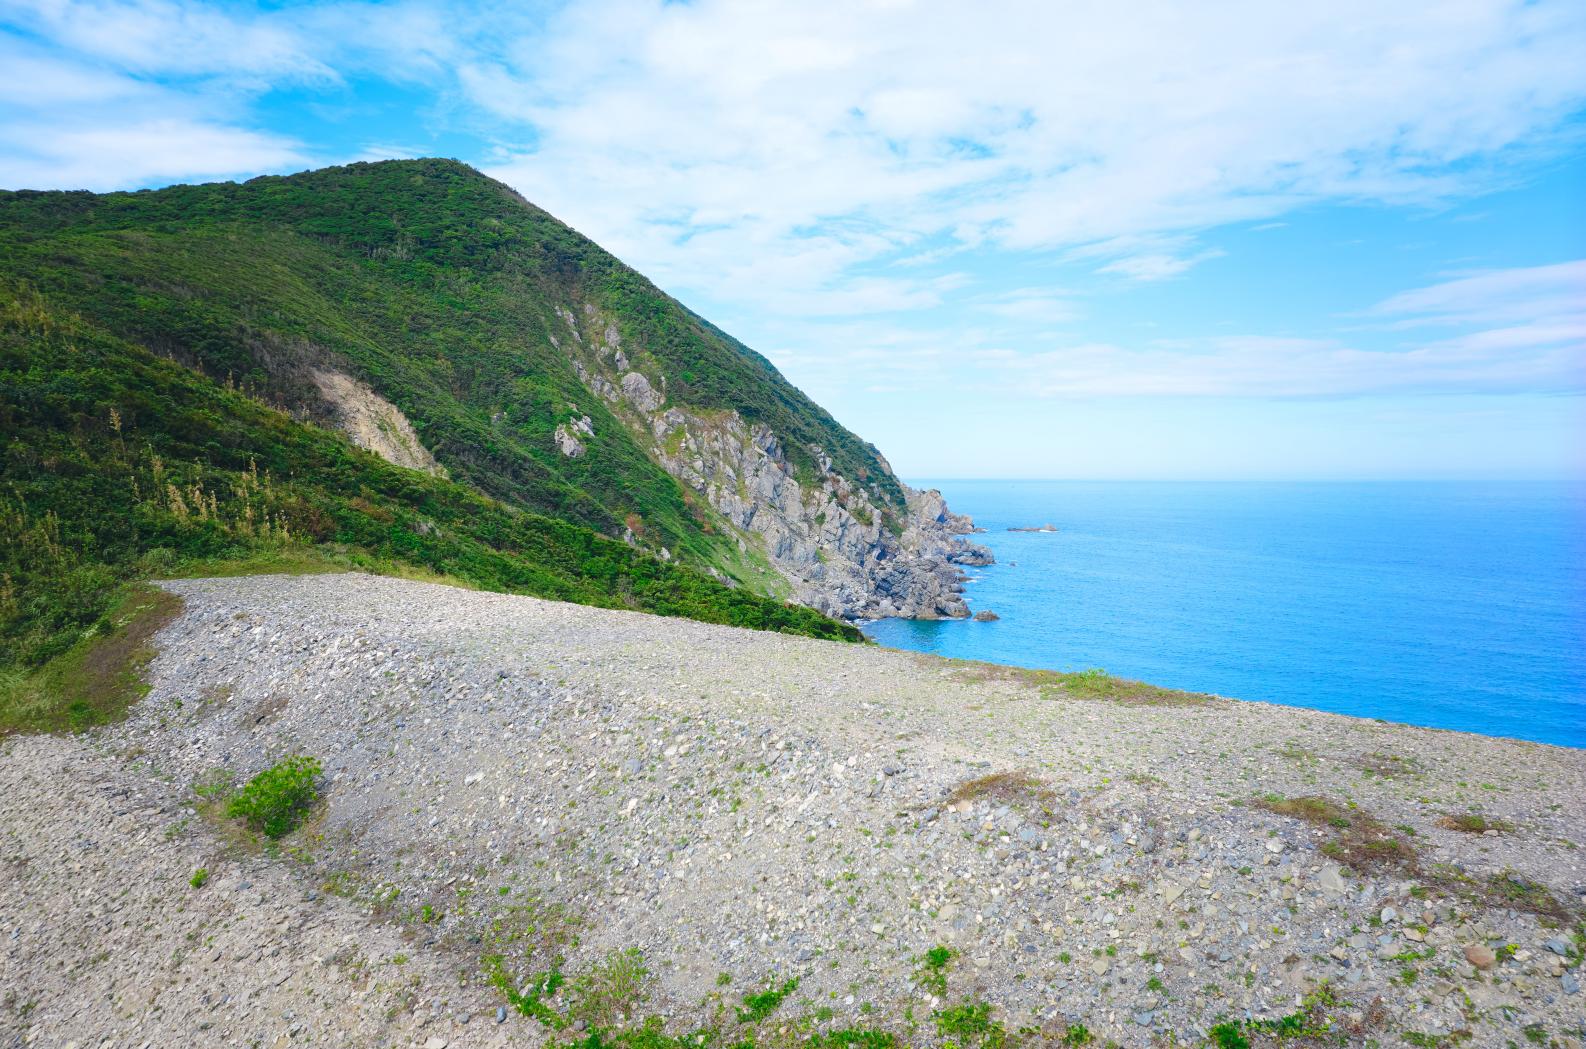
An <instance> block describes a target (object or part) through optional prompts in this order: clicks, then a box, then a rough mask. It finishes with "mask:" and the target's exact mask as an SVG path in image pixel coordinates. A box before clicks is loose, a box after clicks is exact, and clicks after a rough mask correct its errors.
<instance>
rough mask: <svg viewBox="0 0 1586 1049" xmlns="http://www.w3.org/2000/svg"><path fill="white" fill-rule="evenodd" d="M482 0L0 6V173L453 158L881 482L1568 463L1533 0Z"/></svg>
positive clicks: (1562, 136) (1565, 17) (1558, 76)
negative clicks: (598, 257)
mask: <svg viewBox="0 0 1586 1049" xmlns="http://www.w3.org/2000/svg"><path fill="white" fill-rule="evenodd" d="M503 6H504V5H503ZM503 6H492V7H480V6H469V5H457V4H447V3H438V2H437V3H428V2H410V3H409V2H404V3H393V4H358V3H271V4H260V5H252V4H197V3H184V2H181V0H131V2H118V0H96V2H86V3H79V2H75V0H51V2H21V3H18V2H12V0H0V68H3V69H4V70H5V72H6V75H5V76H3V77H0V185H3V186H5V187H8V188H17V187H33V188H87V189H94V190H108V189H123V188H139V187H145V186H158V185H164V184H168V183H171V182H178V181H204V180H212V179H221V178H246V177H249V176H252V175H257V174H264V173H277V172H286V171H293V170H299V169H302V168H305V167H316V166H321V165H324V164H332V163H341V162H347V161H352V160H366V159H377V158H386V157H402V156H421V155H443V156H455V157H458V158H460V159H463V160H466V161H468V162H470V163H472V164H475V165H476V166H478V167H480V168H481V169H483V170H485V171H486V172H488V173H490V174H492V175H494V176H495V177H498V178H500V179H502V180H504V181H506V182H508V183H510V184H512V185H513V186H515V187H516V188H518V189H519V190H520V191H522V192H523V193H524V194H525V195H526V196H528V197H529V198H530V199H532V200H534V201H535V202H536V203H538V204H540V205H542V206H544V207H546V208H547V209H549V210H550V211H551V212H552V213H554V214H556V215H558V216H559V217H561V218H562V219H564V220H566V221H567V222H569V223H571V224H572V225H573V226H575V227H577V228H578V229H580V230H582V231H583V232H585V233H587V234H589V235H590V236H592V237H594V238H595V239H596V240H598V241H599V242H601V243H602V244H604V245H605V246H606V247H608V248H610V249H611V250H613V251H615V252H616V253H617V254H619V255H620V256H622V257H623V258H624V259H626V260H627V261H628V262H630V263H632V264H633V265H634V266H636V267H637V268H639V269H640V270H642V271H643V272H645V273H646V274H648V275H649V276H651V277H652V278H653V279H655V280H656V281H657V283H659V284H660V285H661V286H662V287H664V288H666V289H667V290H668V291H670V292H672V293H673V294H675V295H676V296H678V297H679V298H680V299H682V300H683V301H684V302H685V303H687V304H688V305H690V306H691V307H693V308H694V309H696V310H698V311H699V312H700V313H702V314H704V315H705V316H707V317H709V318H710V319H712V320H713V321H715V322H717V323H718V324H720V325H721V326H723V327H724V328H726V329H727V330H729V331H731V332H733V333H734V334H735V335H737V336H739V337H740V338H741V339H743V340H744V341H745V342H746V343H748V344H749V345H751V346H753V347H755V348H756V349H758V350H760V351H762V352H763V353H765V354H766V355H767V356H768V357H770V358H771V359H772V360H773V361H775V362H776V363H777V364H778V366H779V367H781V368H782V369H783V371H784V372H785V373H786V374H787V375H788V376H789V377H790V378H791V379H792V380H793V381H794V382H796V383H798V384H799V385H800V386H802V387H803V388H804V389H805V390H807V391H808V392H809V393H810V394H811V395H812V396H814V397H815V398H816V399H817V400H818V401H820V402H821V403H822V404H823V405H825V406H826V407H828V408H829V409H830V410H831V411H832V412H833V413H834V414H835V415H836V416H837V417H838V418H839V419H841V420H842V421H843V422H844V423H846V424H848V425H849V426H850V427H851V428H853V429H855V430H856V431H858V432H859V433H861V434H862V435H863V436H865V437H867V438H869V439H871V440H873V441H874V442H875V443H876V444H877V445H879V446H880V447H881V448H882V450H883V451H884V452H885V453H886V454H887V456H888V457H889V458H890V459H891V461H892V462H893V465H894V466H895V467H896V468H897V469H898V470H899V472H901V473H903V474H904V475H905V476H914V477H920V476H936V477H947V476H959V477H970V476H1019V477H1145V478H1158V477H1163V478H1171V477H1189V478H1224V477H1226V478H1245V477H1263V478H1264V477H1295V478H1333V477H1337V478H1362V477H1364V478H1376V477H1384V478H1397V477H1586V189H1583V187H1586V62H1583V61H1581V55H1583V54H1586V6H1583V5H1581V4H1580V3H1578V2H1575V0H1564V2H1546V0H1543V2H1531V3H1513V2H1499V0H1435V2H1433V0H1427V2H1418V0H1404V2H1401V3H1396V4H1388V5H1385V4H1382V3H1380V0H1371V2H1364V0H1358V2H1357V0H1339V2H1335V3H1331V4H1327V5H1279V4H1272V3H1270V2H1266V0H1262V2H1249V3H1215V4H1188V3H1177V4H1170V3H1151V2H1140V3H1133V4H1118V3H1061V4H1059V3H1051V2H1049V0H1039V2H1030V3H1023V2H1021V3H992V4H973V5H966V4H962V3H957V2H940V3H937V2H925V0H920V2H910V0H876V2H871V3H864V2H858V0H843V2H833V3H826V2H821V0H807V2H800V3H785V4H777V3H760V2H750V0H737V2H725V0H722V2H714V0H712V2H700V3H686V4H685V3H671V4H666V3H657V2H653V0H585V2H582V3H578V4H575V5H559V4H546V5H532V4H524V5H514V6H513V7H512V8H511V10H510V11H509V10H504V9H503ZM1300 7H1311V8H1314V10H1298V9H1297V8H1300Z"/></svg>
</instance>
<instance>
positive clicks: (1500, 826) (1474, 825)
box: [1437, 812, 1514, 834]
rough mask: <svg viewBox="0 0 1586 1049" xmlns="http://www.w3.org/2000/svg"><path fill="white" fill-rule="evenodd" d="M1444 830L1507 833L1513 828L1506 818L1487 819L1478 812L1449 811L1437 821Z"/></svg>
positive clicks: (1467, 832) (1470, 832) (1471, 832)
mask: <svg viewBox="0 0 1586 1049" xmlns="http://www.w3.org/2000/svg"><path fill="white" fill-rule="evenodd" d="M1437 825H1438V826H1439V827H1442V828H1443V829H1444V830H1457V831H1459V832H1460V833H1461V834H1485V833H1487V832H1488V831H1490V830H1495V831H1498V832H1499V833H1500V834H1507V833H1509V832H1510V831H1512V830H1514V824H1512V823H1510V822H1509V821H1508V820H1500V819H1488V818H1487V817H1486V816H1483V815H1482V814H1481V813H1479V812H1458V813H1455V812H1450V813H1448V814H1446V815H1444V816H1443V818H1442V819H1440V820H1438V821H1437Z"/></svg>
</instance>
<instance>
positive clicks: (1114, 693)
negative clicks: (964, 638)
mask: <svg viewBox="0 0 1586 1049" xmlns="http://www.w3.org/2000/svg"><path fill="white" fill-rule="evenodd" d="M954 662H956V663H959V664H960V666H961V669H960V670H959V671H958V673H957V676H958V677H959V678H960V679H961V680H964V681H970V682H980V681H1011V682H1013V683H1015V684H1022V685H1028V686H1030V687H1031V688H1034V689H1037V690H1039V691H1040V693H1041V698H1043V699H1095V700H1103V701H1106V702H1109V703H1121V704H1123V705H1125V706H1134V707H1202V706H1207V705H1209V704H1211V703H1213V702H1215V701H1216V699H1217V697H1216V696H1208V695H1205V694H1203V693H1199V692H1183V691H1180V690H1179V689H1173V688H1160V687H1158V686H1156V685H1148V684H1146V683H1145V682H1143V681H1131V680H1129V679H1128V678H1121V677H1114V676H1113V675H1111V674H1109V673H1107V672H1106V671H1105V670H1102V669H1101V668H1099V667H1092V668H1091V669H1089V670H1077V671H1066V670H1037V669H1031V668H1029V667H1012V666H1004V665H1003V664H1001V663H982V662H978V661H975V660H954Z"/></svg>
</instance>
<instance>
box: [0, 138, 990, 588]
mask: <svg viewBox="0 0 1586 1049" xmlns="http://www.w3.org/2000/svg"><path fill="white" fill-rule="evenodd" d="M7 281H10V282H12V283H14V284H15V283H19V282H20V283H25V284H27V285H28V286H30V287H31V286H35V285H36V286H37V287H39V288H40V289H43V290H45V291H46V292H47V298H48V302H49V304H50V306H51V308H52V309H54V310H56V311H57V312H61V313H63V314H64V313H72V314H75V315H76V316H77V317H78V318H79V319H80V320H81V321H82V322H83V323H86V324H88V325H91V326H92V327H93V328H94V329H95V330H97V331H100V332H102V333H103V334H104V335H105V337H106V338H109V339H114V340H119V342H120V343H121V344H124V346H125V350H126V352H127V353H130V354H132V355H134V356H136V355H138V354H144V355H148V356H150V357H154V358H161V359H163V360H165V361H168V362H173V363H175V364H179V365H181V366H183V367H184V368H187V369H189V370H191V371H192V372H194V373H196V374H197V375H198V376H200V377H202V378H203V379H205V380H207V381H208V382H209V383H210V384H211V385H212V387H213V390H211V391H210V392H212V393H214V394H215V396H221V393H219V392H216V391H221V390H222V389H223V390H224V392H225V394H226V395H230V394H236V393H240V394H242V395H244V396H247V397H249V398H251V399H253V400H255V401H262V402H263V403H265V404H266V405H269V406H271V407H273V408H277V409H282V410H284V411H286V412H287V413H288V414H289V415H290V416H292V417H293V418H294V419H296V420H298V421H300V422H307V423H312V424H314V425H315V426H317V427H323V428H326V429H334V430H337V431H340V432H341V433H343V434H345V435H346V437H347V438H348V440H349V441H350V442H351V443H352V444H355V445H357V446H359V447H361V448H364V449H366V450H368V451H370V452H373V453H375V454H377V455H379V456H381V457H382V458H384V459H386V460H388V461H389V462H392V463H395V464H397V465H398V466H402V467H406V468H408V469H412V470H418V471H421V472H424V473H427V474H429V475H431V476H433V477H438V478H443V479H446V480H450V481H452V482H454V483H456V484H458V485H461V486H464V487H466V488H468V489H471V490H473V491H476V492H478V493H480V494H482V495H485V496H488V497H489V498H491V499H493V500H496V501H498V502H499V503H501V504H504V505H505V506H507V507H510V508H511V509H512V510H514V511H519V510H522V511H529V512H532V513H537V514H541V515H544V516H546V517H550V518H555V519H559V520H561V521H564V522H568V523H571V524H575V525H579V526H583V527H586V528H589V529H593V530H594V531H596V532H599V533H600V534H602V535H604V536H607V537H609V538H613V539H625V540H627V541H628V542H629V543H630V544H632V545H633V546H635V547H638V548H641V549H643V550H644V551H646V552H647V553H649V554H651V555H653V556H655V557H657V558H659V559H661V560H663V561H668V562H675V563H677V564H680V565H682V566H684V567H686V568H688V569H691V570H694V571H699V572H705V573H709V574H710V575H711V576H713V577H714V578H715V579H716V580H718V581H721V582H725V583H727V584H729V585H731V586H733V587H737V588H739V589H741V590H746V591H749V592H752V593H755V594H763V595H766V596H771V597H776V598H779V599H791V600H795V601H798V602H802V603H804V604H807V605H810V606H812V607H815V608H818V609H821V610H824V611H827V612H830V613H833V614H836V615H840V616H844V617H849V618H862V617H878V616H891V615H901V616H920V617H941V616H962V615H964V614H966V612H967V609H966V608H965V607H964V602H963V600H962V598H961V596H960V594H959V590H958V588H959V586H960V584H961V581H962V573H961V572H960V571H959V567H958V566H959V565H961V564H966V563H982V562H985V561H987V560H989V554H987V553H986V551H984V550H982V549H979V548H977V547H974V546H971V545H969V544H967V543H964V542H962V541H961V539H960V536H961V535H962V534H963V533H964V532H966V531H968V530H969V523H968V522H967V521H965V520H964V519H962V518H959V517H957V516H955V515H953V514H951V513H950V512H948V511H947V509H946V507H945V506H944V505H943V504H942V500H941V497H940V496H939V495H935V494H933V493H929V492H926V493H920V492H912V491H908V490H907V489H906V488H905V487H904V486H903V485H902V484H901V483H900V482H899V481H898V479H897V477H896V476H895V475H894V474H893V472H892V469H891V467H890V466H889V465H888V464H887V462H886V460H885V459H884V458H883V457H882V456H881V453H880V452H879V451H878V450H877V449H876V448H875V447H874V446H872V445H871V444H869V443H868V442H867V441H864V440H863V439H861V438H860V437H859V436H858V435H856V434H854V433H852V432H851V431H849V430H848V429H847V428H845V427H843V426H842V425H841V424H840V423H838V422H837V421H836V420H835V419H833V418H832V417H831V415H830V414H829V413H827V412H826V411H824V410H823V409H822V408H821V407H820V406H819V405H818V404H815V403H814V402H813V401H811V400H810V399H809V398H808V397H807V396H805V395H804V393H803V392H802V391H800V390H799V389H797V388H796V387H795V386H793V384H791V383H790V382H788V381H787V379H786V378H785V377H784V376H783V375H781V373H779V372H778V371H777V369H776V368H775V367H774V366H773V365H772V364H771V363H770V361H768V360H767V359H766V358H765V357H763V356H761V355H760V354H758V353H756V352H754V351H753V350H752V349H750V348H749V347H747V346H745V345H744V344H742V343H740V342H738V341H737V340H736V339H733V338H732V337H731V336H730V335H728V334H727V333H725V332H723V331H722V330H720V329H719V328H716V327H715V326H714V325H712V324H710V323H709V322H708V321H706V320H705V319H704V318H702V317H700V316H698V315H696V314H694V313H693V312H692V311H690V310H689V309H687V308H686V307H685V306H683V305H682V304H681V303H679V302H677V301H676V300H675V299H673V298H671V297H670V296H669V295H667V294H666V293H664V292H663V291H661V290H660V289H659V288H657V287H655V285H654V284H652V283H651V282H649V281H648V280H646V279H645V278H644V277H643V276H642V275H641V274H639V273H637V272H635V271H634V270H633V269H632V268H630V267H628V266H626V265H624V264H623V263H622V262H621V261H620V260H618V259H616V258H615V257H613V256H612V255H611V254H610V253H609V252H606V251H604V250H603V249H601V248H600V246H599V245H597V244H595V243H593V242H592V241H590V240H589V239H588V238H586V237H583V236H581V235H580V234H579V233H578V232H577V231H575V230H573V229H571V228H569V227H568V226H566V225H565V224H564V223H562V222H560V221H558V220H557V219H556V218H554V217H553V216H551V215H549V214H547V213H546V212H544V211H542V210H540V209H539V208H537V207H535V206H534V205H533V204H531V203H529V202H528V201H526V200H524V199H523V198H522V197H520V196H519V195H518V194H516V193H514V192H513V191H512V190H511V189H510V188H508V187H507V186H504V185H502V184H501V183H498V182H495V181H493V180H491V179H489V178H486V177H485V176H484V175H482V174H480V173H479V172H477V171H474V170H473V169H471V168H468V167H466V166H465V165H462V164H458V163H456V162H453V161H444V160H420V161H392V162H386V163H379V164H354V165H350V166H348V167H342V168H328V169H325V170H321V171H311V172H303V173H300V174H297V175H292V176H287V177H282V178H277V177H268V178H260V179H254V180H252V181H250V182H247V183H243V184H240V185H237V184H230V183H219V184H214V185H206V186H175V187H170V188H167V189H162V190H157V191H153V192H146V193H113V194H105V195H95V194H89V193H29V192H22V193H0V293H3V292H4V289H5V287H7V286H8V285H7V283H6V282H7ZM29 301H31V300H29ZM74 323H76V322H74ZM25 370H26V369H23V371H25ZM33 374H37V372H36V370H35V371H34V372H33ZM139 392H140V397H129V398H123V399H122V400H123V402H124V403H118V404H115V405H110V406H106V407H115V408H116V410H117V411H118V412H119V413H121V415H123V416H125V417H126V419H127V420H128V425H129V426H132V427H133V429H134V431H135V434H136V436H134V437H132V438H130V440H132V441H133V442H134V443H135V444H138V443H139V442H147V440H148V439H149V438H150V437H151V436H155V430H156V429H157V428H158V427H161V426H166V425H168V422H167V420H164V419H161V418H157V417H156V416H155V414H154V413H145V412H142V411H141V410H139V405H140V404H142V403H144V401H145V400H146V398H142V397H141V391H139ZM90 414H97V416H98V417H99V418H100V419H104V418H108V415H107V414H106V413H105V412H104V411H99V410H98V409H96V410H95V412H94V413H90ZM209 418H210V417H209V416H181V417H179V418H178V419H177V420H176V422H177V423H180V424H181V426H180V428H182V429H183V431H184V433H185V431H186V430H189V429H191V426H189V425H188V424H189V423H191V422H192V421H193V420H194V419H204V420H207V419H209ZM214 419H216V420H218V421H222V422H223V421H224V420H225V419H226V413H220V414H218V415H216V416H214ZM56 424H57V425H62V426H65V427H66V428H68V429H70V428H72V427H74V426H78V425H79V424H77V423H75V422H71V423H60V422H58V421H57V423H56ZM204 425H208V423H207V422H205V424H204ZM99 429H101V430H104V431H106V432H105V433H104V434H103V436H104V438H105V439H106V440H108V441H110V442H111V444H113V445H114V447H115V449H116V454H120V449H121V443H125V441H126V440H128V439H129V438H128V437H127V435H126V434H121V433H119V432H116V433H112V432H109V431H108V428H107V427H105V426H103V425H100V426H99ZM189 436H190V435H189ZM250 441H252V444H253V445H254V446H253V447H248V446H247V442H244V441H243V440H242V439H241V437H240V436H239V435H237V434H230V435H227V436H224V437H222V438H217V439H215V440H214V441H213V442H211V441H210V440H209V439H208V438H206V439H205V440H204V441H202V442H199V444H200V446H201V447H202V448H203V449H205V451H204V453H203V454H204V455H208V454H210V449H211V448H212V447H213V448H215V449H220V450H222V451H224V450H228V449H229V450H247V451H249V452H250V453H251V454H254V455H256V456H257V457H258V458H259V459H260V460H261V462H260V466H261V467H265V466H267V465H268V457H267V456H265V455H263V454H261V452H262V451H263V449H264V447H265V446H272V445H273V444H274V438H269V439H267V440H266V441H265V442H264V444H263V445H260V444H259V442H257V441H253V439H251V438H250ZM118 442H120V443H118ZM139 446H141V444H140V445H139ZM183 458H184V462H185V461H187V460H188V459H190V458H191V456H189V455H187V454H186V453H184V457H183ZM338 477H339V478H340V479H341V480H345V476H344V475H338ZM337 483H340V480H338V482H337ZM360 484H361V485H362V487H364V488H370V487H371V486H369V485H367V484H363V483H362V482H360ZM411 487H412V486H411V485H407V484H402V483H393V484H388V485H384V486H381V487H380V490H382V491H385V492H387V493H388V494H390V495H392V496H393V497H395V498H397V499H399V500H405V499H407V498H408V497H409V496H414V495H416V490H415V491H409V490H408V489H410V488H411ZM371 491H373V488H371ZM368 495H369V493H364V494H361V495H359V496H358V497H357V498H359V499H360V500H363V501H365V502H367V501H368ZM421 502H422V500H421ZM432 510H433V506H429V507H426V506H423V505H414V506H413V507H412V511H413V513H414V514H415V515H417V516H419V517H420V518H422V519H423V520H425V521H428V520H430V519H431V518H433V517H434V516H435V515H434V513H433V512H432ZM381 516H382V518H384V517H386V516H388V515H385V514H382V515H381ZM378 523H379V524H380V525H382V526H384V525H391V524H393V523H394V521H392V520H385V519H382V520H379V521H378ZM304 524H305V526H307V532H311V533H313V534H314V535H315V536H316V537H318V538H325V539H328V540H334V541H336V542H341V543H345V542H347V541H348V538H347V534H348V533H347V530H346V529H340V530H337V529H333V528H331V527H330V526H328V525H326V523H325V522H324V521H319V520H317V519H316V520H314V521H306V522H304ZM416 527H418V528H420V530H421V532H422V530H423V529H424V528H428V527H429V525H428V524H423V525H418V526H416ZM399 530H400V531H401V532H402V533H403V534H401V535H394V536H392V535H387V536H383V537H381V538H380V540H379V543H378V545H379V547H380V548H381V549H382V550H387V551H390V552H391V553H393V554H395V555H397V556H403V555H404V554H405V553H406V552H407V551H409V550H410V549H411V548H412V544H413V542H414V540H413V539H412V538H411V535H412V533H413V529H411V528H407V527H406V526H399ZM294 532H300V530H298V529H294ZM300 534H306V533H302V532H300ZM428 534H429V533H423V535H428ZM524 556H525V557H526V558H527V559H529V560H533V552H532V551H525V552H524ZM594 560H595V561H600V560H601V559H599V558H596V559H594ZM467 567H468V565H467V564H466V563H465V561H464V560H462V559H455V558H454V559H451V560H450V561H449V562H448V570H449V571H456V570H461V569H465V568H467ZM595 567H596V568H597V569H598V568H599V565H596V566H595ZM520 574H521V573H520ZM473 581H474V582H476V583H479V582H484V581H483V580H479V579H474V580H473ZM608 582H609V587H610V589H611V590H612V592H613V594H615V596H616V597H617V599H619V600H621V599H623V594H624V590H623V588H624V586H627V585H628V584H626V583H624V582H623V581H622V580H621V579H619V578H618V577H617V575H616V574H614V575H613V576H612V578H611V579H610V580H609V581H608Z"/></svg>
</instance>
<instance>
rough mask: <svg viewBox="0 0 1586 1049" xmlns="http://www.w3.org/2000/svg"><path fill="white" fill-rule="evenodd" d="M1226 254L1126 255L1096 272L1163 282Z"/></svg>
mask: <svg viewBox="0 0 1586 1049" xmlns="http://www.w3.org/2000/svg"><path fill="white" fill-rule="evenodd" d="M1224 254H1226V252H1223V251H1221V250H1219V249H1216V248H1211V249H1208V250H1206V251H1202V252H1197V253H1196V254H1194V255H1188V256H1184V255H1161V254H1150V255H1127V256H1125V257H1123V258H1121V259H1118V260H1117V261H1115V262H1109V263H1108V264H1107V265H1105V266H1103V267H1101V268H1100V269H1099V270H1097V271H1096V272H1097V273H1112V274H1116V275H1118V276H1120V277H1128V278H1129V279H1130V280H1141V281H1145V280H1165V279H1167V278H1168V277H1176V276H1178V275H1179V274H1181V273H1183V272H1185V271H1186V270H1188V269H1189V268H1190V267H1192V266H1194V265H1196V264H1197V263H1201V262H1205V261H1206V260H1207V259H1216V258H1221V257H1222V256H1223V255H1224Z"/></svg>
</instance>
